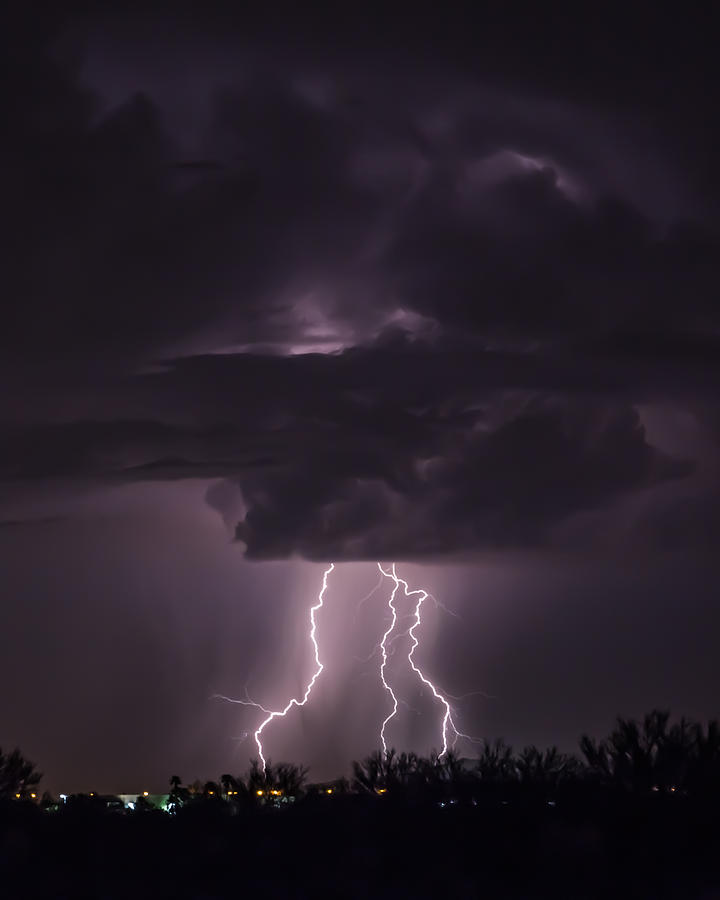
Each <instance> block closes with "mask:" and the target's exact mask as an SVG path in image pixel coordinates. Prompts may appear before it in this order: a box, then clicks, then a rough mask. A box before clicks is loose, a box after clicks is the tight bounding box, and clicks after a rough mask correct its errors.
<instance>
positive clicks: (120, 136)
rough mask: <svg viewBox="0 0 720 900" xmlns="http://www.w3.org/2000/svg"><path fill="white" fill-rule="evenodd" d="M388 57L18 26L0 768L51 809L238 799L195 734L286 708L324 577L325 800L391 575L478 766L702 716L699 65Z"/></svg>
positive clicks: (708, 310) (388, 50)
mask: <svg viewBox="0 0 720 900" xmlns="http://www.w3.org/2000/svg"><path fill="white" fill-rule="evenodd" d="M375 26H376V27H373V28H372V29H371V30H368V28H367V27H365V25H364V24H363V22H362V21H361V19H356V17H354V16H352V15H351V16H350V18H349V21H348V22H347V24H346V25H345V26H341V24H340V23H339V22H338V23H333V22H330V21H328V20H322V21H321V20H317V21H313V22H304V23H297V22H294V20H291V19H282V22H275V21H273V22H270V21H266V20H264V19H263V17H262V16H258V17H257V18H252V19H244V20H243V22H242V23H238V22H235V21H233V20H232V19H228V18H226V17H225V16H224V15H221V14H220V13H217V14H213V13H211V12H208V11H206V12H205V13H204V14H203V16H202V17H201V18H197V17H195V18H193V17H192V16H190V15H189V14H184V13H181V12H179V11H178V12H176V13H175V14H173V16H170V17H168V16H167V15H164V14H162V13H160V12H158V13H154V12H152V11H149V12H146V13H145V14H143V15H142V16H139V15H136V14H134V13H132V14H131V13H129V12H123V13H118V14H116V15H113V16H105V15H100V14H90V15H77V16H73V15H62V14H60V13H57V14H56V16H55V18H54V20H53V21H46V22H40V21H35V20H30V19H28V18H27V17H25V16H24V14H23V13H22V12H21V11H20V12H18V13H17V21H16V22H15V24H14V27H13V29H11V30H10V31H11V33H12V45H11V46H9V47H8V48H7V50H8V56H9V59H10V65H11V78H10V80H9V82H8V83H9V84H10V85H11V87H10V97H9V99H8V103H7V104H6V105H7V108H8V110H9V115H10V118H11V128H10V129H9V133H10V137H9V138H8V139H7V141H6V143H5V145H4V146H3V148H2V150H1V152H2V154H3V170H4V171H5V172H6V173H11V177H9V178H8V180H7V184H6V188H7V190H6V196H7V202H6V204H5V205H6V210H7V212H6V215H7V216H8V218H9V219H10V220H11V223H12V228H11V229H8V230H9V233H10V237H9V239H8V242H7V245H6V246H5V248H4V249H5V255H6V259H5V264H4V267H3V272H4V274H3V279H4V282H5V283H4V286H3V295H4V296H5V297H6V298H7V305H8V314H7V315H6V316H5V317H4V321H3V329H2V331H1V332H0V343H1V344H2V355H0V374H2V376H3V383H4V384H5V385H6V386H7V389H6V390H5V391H4V392H3V394H2V397H1V398H0V428H2V438H3V439H2V441H1V442H0V504H1V510H0V560H1V563H0V564H1V566H2V572H1V573H0V574H1V575H2V583H3V586H4V587H3V592H4V600H3V603H4V606H5V610H4V616H5V617H4V626H3V629H2V631H1V632H0V675H2V677H3V681H4V683H5V684H7V685H12V689H11V690H8V691H5V692H3V697H2V700H0V745H1V746H3V747H4V746H6V745H14V744H15V743H17V744H19V745H20V746H21V747H22V748H23V750H24V751H25V752H26V753H27V754H28V755H29V756H30V757H32V758H34V759H36V760H37V761H38V763H39V765H40V767H41V768H42V769H43V770H44V771H45V772H46V773H47V781H48V785H49V786H50V787H52V788H53V789H55V790H61V789H66V790H73V789H82V788H85V789H90V788H93V787H97V788H99V789H103V790H104V789H107V790H111V789H114V790H125V789H127V790H134V789H136V788H138V787H140V786H145V785H147V786H149V787H152V788H153V789H156V788H157V789H159V788H161V787H162V786H163V785H164V784H165V782H166V780H167V778H168V777H169V775H170V774H172V773H179V774H181V775H182V776H183V777H185V778H193V777H195V776H199V777H209V776H211V775H212V776H217V774H219V772H220V771H235V770H237V771H238V772H240V771H242V770H243V769H244V768H245V767H246V765H247V760H248V757H249V756H250V755H251V753H252V752H253V746H252V737H251V736H250V737H249V738H248V739H247V740H245V741H243V740H241V738H242V736H243V734H245V733H246V732H250V735H251V733H252V731H253V730H254V728H255V727H257V724H258V717H257V714H256V713H255V712H254V711H253V710H248V709H240V708H238V707H237V706H229V705H223V704H222V703H218V702H215V701H211V700H210V699H209V698H210V697H211V696H212V695H213V694H215V693H221V694H225V695H228V696H242V695H243V690H244V688H245V686H247V687H248V690H249V691H250V693H251V695H252V696H253V698H254V699H256V700H258V701H259V702H261V703H262V704H264V705H267V706H269V707H270V708H277V706H278V705H280V706H283V705H284V704H285V702H287V700H288V699H289V698H290V697H291V696H293V695H296V694H297V691H298V689H299V688H300V686H301V685H302V684H304V683H305V682H306V680H307V676H308V674H309V673H310V672H311V669H312V654H311V648H310V647H309V645H308V642H307V611H308V607H309V605H310V603H311V602H312V601H313V599H314V598H315V597H316V596H317V591H318V589H319V584H320V580H321V576H322V571H323V569H324V565H323V564H324V563H326V562H327V561H331V560H332V561H335V562H336V563H337V568H336V571H335V572H334V573H333V578H332V580H331V583H330V588H329V591H328V595H327V598H326V605H325V608H324V609H323V611H322V615H321V617H320V618H319V620H318V630H319V635H320V637H321V640H322V647H323V651H324V655H325V656H326V658H327V664H326V668H325V671H324V672H323V676H322V679H321V680H320V681H319V682H318V684H317V686H316V690H315V692H314V695H313V701H312V703H311V704H309V705H308V706H307V707H306V708H304V709H303V710H302V712H301V713H300V712H298V713H297V714H293V715H292V716H289V717H288V719H287V721H284V722H282V723H275V724H273V726H272V728H271V729H270V730H269V731H268V734H267V748H268V752H269V755H270V756H272V758H273V759H275V760H276V761H277V760H280V759H291V760H295V761H303V762H306V763H308V764H309V765H310V766H311V767H312V773H313V776H317V777H324V776H332V775H334V774H337V773H338V772H341V771H343V770H344V769H345V768H346V766H347V763H348V760H349V759H351V758H353V757H358V756H360V755H362V754H365V753H367V752H368V751H370V750H372V749H374V748H375V747H376V746H377V730H378V726H379V723H380V722H381V721H382V718H383V717H384V715H385V714H386V713H387V709H386V700H387V697H386V696H385V695H384V692H383V690H382V686H381V684H380V682H379V677H378V671H377V665H378V660H377V658H375V659H373V660H371V661H370V662H365V661H364V659H365V657H367V656H368V654H370V653H371V651H372V650H373V647H374V646H375V645H376V643H377V641H378V640H379V638H380V637H381V635H382V632H383V630H384V628H385V627H386V619H385V616H386V613H387V606H386V601H387V587H385V588H384V589H383V590H382V591H379V592H378V593H377V594H375V595H374V596H373V597H372V598H371V599H370V600H368V601H367V602H366V603H365V604H364V605H363V606H362V608H361V610H360V612H359V613H356V606H357V603H358V601H359V600H360V598H362V597H363V596H364V595H365V594H366V593H367V592H368V591H369V590H370V589H371V588H372V587H373V585H374V584H375V583H376V581H377V568H376V566H375V561H376V560H382V561H388V560H395V561H397V563H398V566H399V573H400V574H401V575H402V577H404V578H407V579H408V581H409V582H410V585H411V587H414V588H420V587H422V588H424V589H427V590H429V591H430V592H431V593H432V594H433V595H435V596H436V597H437V598H438V599H439V600H440V601H442V603H444V604H445V605H446V606H447V607H448V608H450V609H451V610H453V611H454V612H455V613H456V614H457V615H451V614H449V613H447V612H445V611H443V610H442V609H439V608H436V607H434V606H432V605H429V606H428V607H427V610H426V613H425V618H424V621H423V627H422V641H421V644H420V646H419V647H418V650H417V655H418V659H420V658H421V659H422V664H423V668H424V670H427V671H428V672H429V673H431V674H432V677H433V679H436V680H437V683H438V684H440V685H441V686H442V687H443V689H445V690H446V691H448V692H450V693H452V694H455V695H467V696H465V697H464V699H463V700H462V701H459V702H458V704H457V709H458V716H459V724H460V725H461V726H462V728H463V730H465V731H467V732H469V733H471V734H474V735H478V736H487V737H495V736H499V735H503V736H504V737H505V738H506V739H508V740H509V741H511V742H514V743H516V744H523V743H525V742H530V741H532V742H537V743H547V742H550V743H553V742H557V743H558V744H559V745H560V746H561V747H562V748H563V749H572V747H573V745H574V742H575V740H576V738H577V736H578V734H579V733H580V732H582V731H589V732H597V731H601V730H603V729H605V728H606V727H608V725H609V723H610V722H611V720H612V717H613V715H614V714H615V713H618V712H621V713H625V714H634V715H636V714H640V713H642V712H643V711H645V710H646V709H647V708H649V707H651V706H667V707H671V708H672V709H674V710H675V711H677V712H678V713H685V714H687V715H692V716H697V717H706V716H717V715H718V713H720V710H719V709H718V706H717V698H716V692H715V689H714V686H715V685H716V684H717V683H718V680H719V678H720V663H719V662H718V660H717V655H716V654H715V652H714V642H715V641H714V639H715V635H716V634H717V628H718V625H719V624H720V622H719V621H718V611H717V605H716V602H715V597H716V596H717V586H718V580H719V579H718V576H719V574H720V573H719V572H718V563H717V560H716V553H715V548H716V546H717V541H718V538H719V537H720V499H719V498H720V465H719V463H720V453H719V452H718V447H719V445H720V412H719V409H718V403H717V397H718V388H719V387H720V377H719V376H720V340H719V335H720V313H719V311H718V306H717V296H716V294H717V284H718V281H719V276H720V270H719V266H718V260H719V259H720V254H718V249H719V248H718V235H719V229H718V226H719V225H720V222H719V221H718V216H717V210H718V209H720V204H718V202H717V200H718V179H717V158H718V154H717V150H718V149H720V148H718V143H720V141H719V140H718V134H717V129H716V128H715V127H713V116H712V111H713V110H714V109H715V108H716V104H715V103H714V98H713V96H712V95H713V90H714V88H713V85H714V84H715V83H716V82H715V79H713V77H712V76H713V71H712V69H713V65H714V63H713V62H712V59H713V58H714V54H713V53H712V48H711V47H709V46H708V47H705V46H704V42H707V41H708V40H709V38H708V37H706V35H709V34H711V30H710V29H706V28H704V27H703V23H702V22H694V21H690V20H689V19H688V20H687V21H685V20H683V22H680V23H678V22H677V21H675V19H672V20H670V19H668V20H665V19H663V18H662V16H661V14H660V13H659V12H657V11H655V12H654V14H653V19H652V22H647V21H646V20H645V19H644V18H642V20H641V17H640V16H638V19H637V21H634V20H632V17H631V16H630V14H628V18H626V20H624V22H623V27H622V28H620V29H618V28H616V27H615V26H614V25H612V23H610V22H605V21H600V22H596V23H595V26H594V27H592V28H591V27H590V26H588V25H586V24H584V23H582V22H573V21H572V20H571V19H567V18H562V19H560V20H559V19H556V18H555V17H553V16H552V15H550V14H548V16H547V19H544V20H543V22H534V21H532V20H527V21H525V20H522V21H519V22H516V21H515V20H513V22H509V21H504V20H503V19H502V17H499V18H496V19H492V20H491V21H486V22H483V23H481V24H478V26H477V27H475V26H473V25H472V23H471V22H470V20H469V19H468V18H467V17H465V18H464V17H462V16H460V17H459V18H457V19H455V18H453V17H452V16H450V15H448V17H447V21H446V20H445V19H443V18H442V17H441V18H440V19H437V18H434V19H433V20H432V21H429V20H428V21H425V20H424V19H423V17H422V16H421V15H419V14H418V15H415V16H414V17H413V19H412V25H410V24H409V23H408V22H407V21H402V22H401V21H400V19H398V21H394V20H391V18H388V19H382V20H381V21H380V20H379V21H377V22H376V23H375ZM611 26H612V27H611ZM593 35H594V37H593ZM698 45H700V46H698ZM610 50H612V53H610ZM665 50H666V51H667V52H664V51H665ZM609 59H612V65H611V64H610V63H609V62H608V60H609ZM411 674H412V673H410V675H411ZM406 676H407V677H406ZM396 677H397V679H398V682H397V683H398V684H399V685H401V687H402V695H403V696H405V697H406V698H407V700H408V703H409V704H410V706H412V707H413V708H414V709H408V708H406V707H402V708H401V710H400V713H399V716H398V720H397V722H395V723H393V728H394V729H395V731H394V734H393V736H392V741H393V742H394V743H397V744H398V746H404V747H413V748H415V749H418V750H421V751H423V752H427V751H428V750H429V749H430V748H431V747H432V746H437V731H438V709H437V707H436V706H435V705H433V704H432V703H431V702H430V699H429V697H428V696H427V694H426V695H425V696H423V697H421V696H420V694H419V691H418V690H417V682H416V681H415V682H413V681H412V679H411V678H410V677H409V676H408V673H405V675H402V674H401V673H400V672H399V670H398V672H397V673H396ZM466 749H469V748H466ZM141 782H142V785H141Z"/></svg>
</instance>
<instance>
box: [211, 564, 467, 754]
mask: <svg viewBox="0 0 720 900" xmlns="http://www.w3.org/2000/svg"><path fill="white" fill-rule="evenodd" d="M377 566H378V569H379V570H380V572H381V573H382V575H383V576H384V577H385V578H387V579H388V580H389V581H391V582H392V589H391V591H390V595H389V598H388V608H389V610H390V621H389V626H388V627H387V629H386V630H385V631H384V633H383V636H382V639H381V641H380V644H379V645H378V647H379V650H380V658H381V662H380V672H379V674H380V681H381V682H382V686H383V688H384V690H385V691H386V693H387V694H388V698H389V712H388V714H387V715H386V716H385V717H384V719H383V720H382V723H381V725H380V731H379V739H380V744H381V746H382V749H383V752H384V753H387V752H388V746H387V740H386V737H385V735H386V731H387V728H388V725H390V723H391V722H392V720H393V719H394V718H395V716H396V715H397V711H398V703H399V700H398V696H397V694H396V693H395V690H394V688H393V687H392V685H391V684H390V682H389V681H388V676H387V665H388V657H389V654H388V646H389V643H390V642H391V641H393V640H394V639H395V638H398V637H402V636H403V635H407V636H408V637H409V638H410V646H409V649H408V651H407V657H406V658H407V662H408V665H409V667H410V669H411V670H412V671H413V672H414V673H415V675H416V676H417V678H418V680H419V681H420V682H421V683H422V684H423V685H424V686H425V687H427V688H429V689H430V691H431V693H432V695H433V698H434V699H435V700H436V701H437V702H438V704H439V705H440V707H441V710H442V716H441V720H440V738H441V746H442V749H441V751H440V753H439V754H438V760H440V759H442V758H443V756H445V755H446V754H447V752H448V749H449V748H450V747H454V746H455V743H456V741H457V739H458V738H460V737H463V738H467V739H468V740H473V739H472V738H471V737H470V736H469V735H466V734H463V733H462V732H461V731H459V730H458V729H457V727H456V725H455V722H454V720H453V709H452V706H451V705H450V702H449V700H448V699H447V697H446V696H445V695H444V694H443V693H442V692H441V691H440V690H439V688H438V687H437V685H435V684H434V683H433V682H432V681H431V680H430V678H428V676H427V675H426V674H425V673H424V672H423V671H422V670H421V669H420V667H419V666H418V664H417V663H416V661H415V651H416V650H417V648H418V646H419V645H420V638H419V637H418V634H417V631H418V629H419V628H420V626H421V625H422V618H421V614H422V607H423V603H424V602H425V600H426V599H427V598H428V597H429V596H430V595H429V594H428V592H427V591H425V590H422V589H418V590H410V587H409V585H408V582H407V581H405V580H404V579H403V578H400V577H399V576H398V574H397V572H396V567H395V563H393V564H392V566H391V568H390V570H387V569H384V568H383V566H382V564H381V563H378V564H377ZM334 568H335V564H334V563H330V565H329V566H328V568H327V569H326V570H325V572H324V573H323V578H322V586H321V588H320V592H319V594H318V596H317V600H316V601H315V602H314V603H313V604H312V606H311V607H310V611H309V620H310V622H309V631H308V637H309V639H310V644H311V645H312V650H313V654H314V659H315V670H314V672H313V674H312V677H311V678H310V680H309V681H308V683H307V685H306V687H305V690H304V692H303V694H302V696H301V697H293V698H291V699H290V700H288V702H287V703H286V704H285V706H284V707H283V708H282V709H278V710H271V709H267V708H266V707H264V706H262V705H261V704H260V703H257V702H255V701H254V700H251V699H250V698H249V697H246V698H245V699H234V698H231V697H225V696H223V695H221V694H217V695H215V696H216V697H217V698H218V699H221V700H227V701H228V702H230V703H239V704H240V705H241V706H251V707H254V708H255V709H258V710H260V711H261V712H263V713H264V714H265V718H264V719H263V720H262V721H261V722H260V724H259V725H258V727H257V728H256V729H255V732H254V734H253V736H254V738H255V745H256V747H257V752H258V756H259V758H260V762H261V764H262V767H263V771H265V770H266V768H267V761H266V758H265V748H264V744H263V738H264V732H265V731H266V729H267V727H268V726H269V725H270V724H271V723H272V722H273V721H274V720H275V719H281V718H284V717H285V716H287V714H288V713H289V712H290V711H291V710H292V708H293V707H295V706H297V707H301V706H305V704H306V703H307V702H308V700H309V699H310V696H311V694H312V690H313V688H314V687H315V684H316V683H317V680H318V679H319V678H320V675H321V674H322V672H323V669H324V664H323V662H322V658H321V651H320V644H319V641H318V622H317V613H318V612H319V611H320V610H321V609H322V608H323V605H324V603H325V596H326V594H327V591H328V579H329V577H330V574H331V573H332V571H333V570H334ZM401 587H402V591H403V594H404V596H405V597H406V598H413V599H414V609H413V614H412V621H413V624H412V625H411V626H410V627H409V628H407V629H405V631H404V632H398V621H399V618H398V613H397V607H396V605H395V600H396V597H397V595H398V592H399V591H400V589H401Z"/></svg>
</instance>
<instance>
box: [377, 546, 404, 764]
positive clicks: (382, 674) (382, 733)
mask: <svg viewBox="0 0 720 900" xmlns="http://www.w3.org/2000/svg"><path fill="white" fill-rule="evenodd" d="M378 569H380V571H381V572H382V573H383V575H385V576H387V577H388V578H393V577H394V572H395V564H394V563H393V575H390V574H389V573H388V572H386V571H385V570H384V569H383V567H382V566H381V565H380V563H378ZM399 588H400V582H399V581H398V579H397V578H395V587H394V588H393V590H392V593H391V594H390V599H389V600H388V606H389V607H390V612H391V613H392V615H391V618H390V625H389V627H388V629H387V631H386V632H385V634H383V636H382V640H381V641H380V652H381V653H382V662H381V663H380V680H381V681H382V683H383V687H384V688H385V690H386V691H387V692H388V694H390V697H391V698H392V703H393V708H392V712H391V713H390V715H389V716H387V717H386V718H385V720H384V721H383V723H382V725H381V726H380V741H381V743H382V747H383V753H385V754H387V752H388V748H387V743H386V742H385V728H386V727H387V724H388V722H389V721H390V720H391V719H392V718H393V717H394V716H395V714H396V713H397V709H398V698H397V697H396V696H395V692H394V691H393V689H392V688H391V687H390V685H389V684H388V683H387V680H386V678H385V668H386V667H387V661H388V653H387V639H388V637H389V636H390V633H391V632H392V630H393V628H395V625H396V623H397V609H395V595H396V594H397V592H398V589H399Z"/></svg>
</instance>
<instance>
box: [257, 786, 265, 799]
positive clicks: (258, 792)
mask: <svg viewBox="0 0 720 900" xmlns="http://www.w3.org/2000/svg"><path fill="white" fill-rule="evenodd" d="M255 793H256V794H257V795H258V797H262V795H263V793H264V791H261V790H260V789H259V788H258V790H257V791H255Z"/></svg>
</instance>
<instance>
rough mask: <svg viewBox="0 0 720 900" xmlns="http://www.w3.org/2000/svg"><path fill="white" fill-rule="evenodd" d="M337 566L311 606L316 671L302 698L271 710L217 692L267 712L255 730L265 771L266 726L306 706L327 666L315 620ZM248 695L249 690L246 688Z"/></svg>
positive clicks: (328, 571) (333, 565) (311, 633)
mask: <svg viewBox="0 0 720 900" xmlns="http://www.w3.org/2000/svg"><path fill="white" fill-rule="evenodd" d="M334 568H335V563H330V566H329V567H328V568H327V569H326V570H325V572H324V573H323V581H322V588H321V589H320V593H319V594H318V598H317V603H314V604H313V605H312V606H311V607H310V640H311V641H312V645H313V650H314V652H315V666H316V668H315V671H314V673H313V676H312V678H311V679H310V681H309V682H308V684H307V687H306V688H305V693H304V694H303V697H302V700H298V699H297V698H296V697H293V698H292V700H289V701H288V702H287V704H286V705H285V706H284V707H283V708H282V709H279V710H271V709H266V707H264V706H262V705H261V704H260V703H255V701H254V700H250V698H249V697H248V699H247V700H233V699H231V698H230V697H223V696H222V695H221V694H216V695H215V696H216V697H217V698H218V699H220V700H227V701H229V702H230V703H239V704H240V705H241V706H254V707H255V708H256V709H260V710H262V711H263V712H264V713H267V718H265V719H263V721H262V722H261V723H260V725H258V727H257V728H256V729H255V732H254V735H253V736H254V738H255V744H256V746H257V750H258V755H259V757H260V761H261V763H262V768H263V772H266V771H267V762H266V760H265V755H264V753H263V745H262V741H261V739H260V738H261V736H262V733H263V731H264V730H265V728H266V727H267V726H268V725H269V724H270V723H271V722H272V720H273V719H282V718H283V717H284V716H286V715H287V714H288V713H289V712H290V710H291V709H292V708H293V706H298V707H300V706H305V704H306V703H307V701H308V698H309V697H310V694H311V692H312V689H313V687H314V685H315V682H316V681H317V680H318V678H319V677H320V674H321V672H322V670H323V669H324V668H325V667H324V665H323V664H322V662H321V661H320V649H319V647H318V642H317V639H316V637H315V633H316V630H317V622H316V621H315V613H316V612H317V611H318V610H319V609H321V608H322V605H323V600H324V597H325V591H326V590H327V580H328V576H329V575H330V573H331V572H332V570H333V569H334ZM245 693H246V695H247V690H246V692H245Z"/></svg>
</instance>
